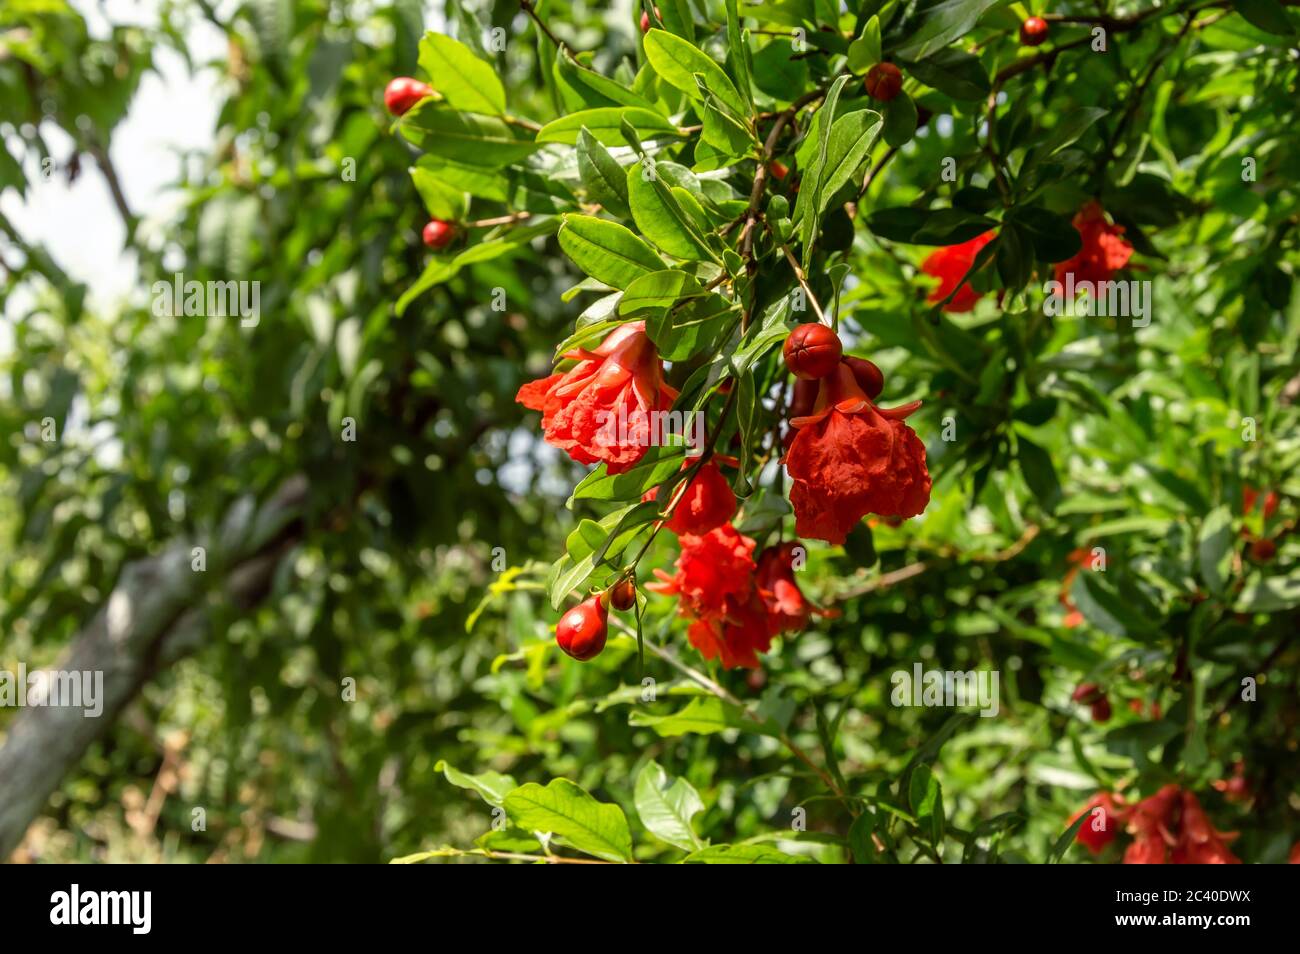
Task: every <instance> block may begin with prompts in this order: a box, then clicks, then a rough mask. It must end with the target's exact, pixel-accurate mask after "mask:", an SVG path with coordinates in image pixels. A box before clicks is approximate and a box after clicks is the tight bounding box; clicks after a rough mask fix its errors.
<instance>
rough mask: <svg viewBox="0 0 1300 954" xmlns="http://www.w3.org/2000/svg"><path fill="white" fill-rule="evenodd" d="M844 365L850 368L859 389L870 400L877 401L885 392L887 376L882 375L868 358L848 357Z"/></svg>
mask: <svg viewBox="0 0 1300 954" xmlns="http://www.w3.org/2000/svg"><path fill="white" fill-rule="evenodd" d="M844 363H845V364H847V365H848V366H849V370H851V371H852V372H853V377H854V379H855V380H856V381H857V382H858V387H860V388H862V391H863V393H864V394H866V396H867V397H868V398H870V399H871V400H873V401H874V400H875V399H876V398H878V397H880V392H881V391H883V390H885V376H884V375H883V374H881V373H880V369H879V368H877V367H876V366H875V364H874V363H873V362H871V361H868V360H867V359H866V358H855V357H853V356H852V355H848V356H847V357H845V359H844Z"/></svg>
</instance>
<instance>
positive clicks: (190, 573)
mask: <svg viewBox="0 0 1300 954" xmlns="http://www.w3.org/2000/svg"><path fill="white" fill-rule="evenodd" d="M306 497H307V481H306V479H305V478H303V477H301V476H295V477H292V478H290V479H289V480H288V481H286V482H285V483H284V484H283V485H282V486H281V487H280V488H279V490H278V491H277V492H276V493H275V495H274V496H273V497H272V498H271V499H270V500H269V501H267V503H266V504H265V505H264V506H262V507H261V508H260V509H258V508H256V507H255V505H254V503H253V501H252V499H251V498H244V499H241V500H239V501H237V502H236V503H235V504H234V505H233V506H232V507H231V509H230V511H229V513H228V514H227V515H226V519H225V521H224V523H223V524H222V527H221V530H220V533H219V535H218V537H219V538H218V539H217V540H216V541H211V542H210V543H209V545H208V546H207V547H206V560H207V567H206V570H205V572H196V571H195V570H194V569H193V549H192V548H193V544H192V543H190V542H185V541H178V542H175V543H173V544H172V545H171V546H169V547H168V548H167V549H166V550H164V551H163V552H162V553H160V554H158V555H157V556H153V557H149V558H148V559H144V560H137V561H136V562H134V563H130V564H128V565H127V566H126V567H125V568H124V569H123V570H122V574H121V577H120V578H119V579H118V582H117V585H116V586H115V587H114V588H113V591H112V593H110V594H109V597H108V600H107V601H106V602H105V603H104V605H103V606H102V607H101V608H100V610H99V612H98V613H96V614H95V617H94V619H92V620H91V621H90V622H89V623H88V624H87V625H86V626H85V627H84V628H83V629H82V631H81V632H80V633H79V634H78V635H77V636H76V638H75V639H74V641H73V643H72V646H71V648H70V649H69V650H68V652H67V653H66V654H65V655H64V657H63V658H62V659H61V660H60V661H59V663H58V665H57V666H56V667H55V668H56V669H58V670H60V671H65V672H92V673H97V672H102V673H103V674H104V675H103V691H102V693H101V698H100V699H99V700H98V701H99V702H102V705H103V708H102V711H101V712H100V713H99V715H98V716H97V717H94V718H88V717H87V715H86V710H85V709H83V708H73V707H61V708H60V707H54V706H32V707H29V708H25V709H23V710H22V711H21V712H20V713H19V714H18V716H17V717H16V718H15V719H14V721H13V724H12V725H11V726H10V729H9V732H8V735H7V736H6V738H5V740H4V747H3V748H0V859H5V858H8V857H9V856H10V854H11V853H12V852H13V851H14V849H15V848H17V846H18V845H19V843H20V842H21V841H22V839H23V835H24V834H25V833H26V831H27V827H28V826H29V825H30V824H31V822H32V820H33V819H34V818H35V817H36V816H37V815H38V814H40V811H41V809H42V808H43V807H44V805H45V802H46V800H47V799H48V798H49V797H50V794H51V793H52V792H53V791H54V790H55V789H56V788H58V786H59V784H60V783H61V782H62V780H63V777H64V776H65V775H66V774H67V772H68V771H69V770H70V769H72V768H73V767H74V766H75V765H77V763H78V762H79V761H80V760H81V757H82V755H83V754H84V753H85V751H86V749H87V748H88V747H89V746H90V744H91V743H92V742H94V741H95V740H96V739H98V738H100V737H101V736H103V735H105V734H106V733H107V732H108V731H109V729H110V727H111V726H112V725H113V722H114V720H115V719H116V718H117V716H118V715H119V714H120V713H121V712H122V710H123V709H124V708H125V707H126V706H127V704H128V703H129V702H130V701H131V700H132V699H133V698H134V697H135V694H136V693H137V692H138V691H139V690H140V688H141V686H143V685H144V684H145V682H147V681H148V680H149V679H150V678H152V677H153V676H154V675H155V674H156V673H158V672H160V671H162V670H164V669H166V668H167V667H168V666H169V665H171V664H172V663H173V662H175V661H176V660H178V659H180V658H181V657H182V656H185V655H186V654H188V653H190V652H192V651H194V650H195V649H196V648H198V647H199V646H200V645H201V644H202V643H203V641H204V639H205V638H206V637H207V635H208V611H207V609H206V607H205V605H204V604H205V601H206V599H208V598H213V599H219V600H221V601H223V602H225V603H228V604H233V605H235V606H237V607H239V608H240V609H249V608H251V607H252V606H254V605H256V604H257V603H258V602H259V601H260V600H261V599H263V598H264V597H265V596H266V594H267V593H268V592H269V591H270V587H271V582H272V579H273V578H274V575H275V570H276V567H277V566H278V565H279V563H280V560H281V559H282V558H283V557H284V555H285V553H286V552H288V550H289V549H290V548H292V546H293V545H294V544H295V543H296V542H297V540H298V538H299V536H300V532H301V531H300V526H301V524H300V518H301V517H302V516H303V509H304V504H305V502H306Z"/></svg>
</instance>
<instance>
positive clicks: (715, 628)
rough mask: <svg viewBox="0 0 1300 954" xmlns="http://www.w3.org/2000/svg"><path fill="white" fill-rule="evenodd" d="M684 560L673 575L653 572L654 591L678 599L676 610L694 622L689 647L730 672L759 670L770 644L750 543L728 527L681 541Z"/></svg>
mask: <svg viewBox="0 0 1300 954" xmlns="http://www.w3.org/2000/svg"><path fill="white" fill-rule="evenodd" d="M680 542H681V545H682V552H681V556H679V557H678V558H677V563H676V567H677V572H676V573H675V574H673V575H672V576H669V575H668V574H666V573H664V572H663V571H662V570H658V569H656V570H655V575H656V576H658V577H659V579H660V581H661V582H659V583H650V584H647V586H646V589H647V590H652V591H654V592H656V593H665V594H670V595H675V596H676V597H677V599H678V607H677V611H678V613H680V614H681V615H682V616H685V617H687V618H689V619H691V620H692V622H691V626H690V628H689V629H688V630H687V634H686V635H687V638H688V639H690V641H691V645H692V646H694V647H695V648H696V649H698V650H699V651H700V655H702V656H703V657H704V658H705V659H721V661H722V665H723V666H724V667H725V668H727V669H732V668H734V667H736V666H746V667H748V668H751V669H757V668H758V666H759V661H758V653H760V652H766V651H767V650H768V649H769V648H770V647H771V645H772V635H773V630H772V629H771V627H770V624H769V620H768V615H767V610H766V607H765V606H764V604H763V601H762V599H761V598H760V596H759V592H758V589H757V587H756V586H755V585H754V573H755V570H757V569H758V566H757V564H755V562H754V557H753V554H754V546H755V543H754V541H753V540H752V539H750V538H749V537H747V536H744V535H743V534H741V533H740V532H739V531H737V530H736V528H735V527H733V526H731V525H730V524H725V525H723V526H721V527H718V528H716V529H714V530H710V531H709V532H708V533H706V534H702V535H699V536H696V535H694V534H685V535H683V536H682V537H680Z"/></svg>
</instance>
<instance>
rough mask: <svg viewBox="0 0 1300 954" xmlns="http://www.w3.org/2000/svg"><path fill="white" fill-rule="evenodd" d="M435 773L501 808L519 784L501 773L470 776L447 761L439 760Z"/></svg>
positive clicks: (480, 773) (435, 765) (434, 768)
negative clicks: (439, 773) (507, 796)
mask: <svg viewBox="0 0 1300 954" xmlns="http://www.w3.org/2000/svg"><path fill="white" fill-rule="evenodd" d="M433 770H434V771H435V772H441V773H442V774H443V775H444V776H445V777H446V779H447V781H449V782H451V784H453V785H455V786H456V787H457V788H467V789H469V790H470V791H474V792H478V793H479V795H481V796H483V800H484V801H485V802H487V803H488V804H489V805H495V806H497V807H498V808H500V807H501V805H502V802H503V801H504V800H505V797H506V795H507V794H508V793H509V792H510V791H511V789H513V788H515V786H516V785H517V784H518V783H517V782H516V781H515V780H514V779H513V778H511V777H510V776H509V775H502V774H501V773H500V772H479V773H478V774H477V775H470V774H468V773H466V772H462V771H460V769H457V768H454V767H452V766H451V765H450V764H449V763H448V762H447V760H446V759H439V760H438V761H437V762H436V763H435V764H434V766H433Z"/></svg>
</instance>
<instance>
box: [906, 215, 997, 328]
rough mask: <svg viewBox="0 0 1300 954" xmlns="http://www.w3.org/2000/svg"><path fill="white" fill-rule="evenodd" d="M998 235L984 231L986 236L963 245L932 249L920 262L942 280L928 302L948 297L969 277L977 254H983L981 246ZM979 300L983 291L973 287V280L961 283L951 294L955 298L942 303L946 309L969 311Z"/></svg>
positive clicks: (928, 273) (924, 270)
mask: <svg viewBox="0 0 1300 954" xmlns="http://www.w3.org/2000/svg"><path fill="white" fill-rule="evenodd" d="M996 234H997V233H996V232H992V231H989V232H985V233H984V234H983V235H977V236H975V237H974V238H973V239H971V240H970V241H968V242H962V243H961V244H960V245H948V246H945V247H944V248H939V249H935V250H934V251H933V252H931V253H930V254H929V256H928V257H927V258H926V260H925V261H924V262H922V263H921V271H923V272H925V274H927V275H933V276H934V277H935V278H937V279H939V287H938V288H936V289H935V290H934V291H932V292H931V293H930V297H929V298H927V299H926V301H930V302H936V301H943V300H944V299H945V298H947V297H948V295H949V293H951V292H952V290H953V289H954V288H956V287H957V283H958V282H960V281H961V280H962V279H963V278H965V277H966V273H967V272H969V271H970V267H971V266H972V265H974V264H975V256H976V255H978V254H979V253H980V249H982V248H983V247H984V246H985V245H988V244H989V242H992V241H993V238H994V236H995V235H996ZM979 300H980V293H979V292H977V291H975V289H973V288H971V287H970V283H969V282H967V283H966V284H965V285H962V287H961V290H960V291H958V292H957V294H955V295H953V296H952V301H950V302H948V304H946V305H944V306H943V310H944V311H951V312H963V311H970V310H971V309H972V308H974V307H975V303H976V302H977V301H979Z"/></svg>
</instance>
